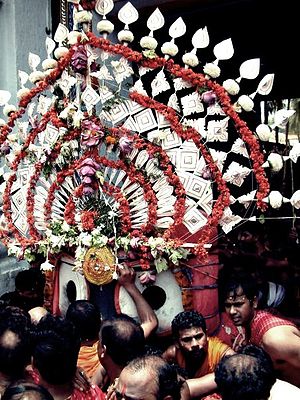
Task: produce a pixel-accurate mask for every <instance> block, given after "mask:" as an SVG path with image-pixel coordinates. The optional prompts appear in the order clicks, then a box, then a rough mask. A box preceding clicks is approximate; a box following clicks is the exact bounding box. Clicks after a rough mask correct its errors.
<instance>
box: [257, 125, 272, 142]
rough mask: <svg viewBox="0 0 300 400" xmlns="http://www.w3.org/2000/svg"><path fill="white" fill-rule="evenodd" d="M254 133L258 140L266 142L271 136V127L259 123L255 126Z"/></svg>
mask: <svg viewBox="0 0 300 400" xmlns="http://www.w3.org/2000/svg"><path fill="white" fill-rule="evenodd" d="M256 133H257V136H258V137H259V139H260V140H263V141H264V142H268V141H269V139H270V137H271V129H270V128H269V126H268V125H266V124H260V125H258V126H257V127H256Z"/></svg>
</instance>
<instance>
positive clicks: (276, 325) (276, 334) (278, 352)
mask: <svg viewBox="0 0 300 400" xmlns="http://www.w3.org/2000/svg"><path fill="white" fill-rule="evenodd" d="M256 287H257V285H256V282H255V280H253V279H251V277H249V276H247V277H240V278H239V277H235V278H232V279H230V280H228V281H227V282H225V283H224V284H223V289H224V294H225V302H224V306H225V311H226V312H227V313H228V315H229V316H230V318H231V319H232V321H233V323H234V324H235V325H236V326H242V327H244V328H245V332H246V338H245V341H246V342H248V343H252V344H255V345H257V346H261V347H262V348H263V349H264V350H265V351H266V352H267V353H268V354H269V355H270V357H271V359H272V361H273V364H274V368H275V370H276V373H277V377H278V378H279V379H283V380H286V381H287V382H290V383H292V384H293V385H296V386H298V387H300V331H299V330H298V329H297V327H296V326H295V325H294V324H293V323H291V322H290V321H288V320H285V319H283V318H279V317H277V316H275V315H273V314H271V313H269V312H267V311H261V310H260V311H258V310H257V293H256Z"/></svg>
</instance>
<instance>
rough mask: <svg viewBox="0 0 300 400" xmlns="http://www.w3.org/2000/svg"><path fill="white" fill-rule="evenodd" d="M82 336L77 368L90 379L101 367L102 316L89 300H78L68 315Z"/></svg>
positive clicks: (68, 311)
mask: <svg viewBox="0 0 300 400" xmlns="http://www.w3.org/2000/svg"><path fill="white" fill-rule="evenodd" d="M66 319H68V320H69V321H71V322H72V323H73V324H74V325H75V327H76V329H77V331H78V332H79V335H80V340H81V346H80V351H79V354H78V360H77V366H78V367H80V368H82V369H83V370H84V372H85V373H86V374H87V376H88V377H92V376H93V374H94V373H95V371H96V369H97V368H98V366H99V358H98V351H97V346H98V336H99V330H100V325H101V315H100V312H99V310H98V309H97V307H95V306H94V304H92V303H90V302H89V301H87V300H76V301H74V302H73V303H71V304H70V305H69V307H68V310H67V313H66Z"/></svg>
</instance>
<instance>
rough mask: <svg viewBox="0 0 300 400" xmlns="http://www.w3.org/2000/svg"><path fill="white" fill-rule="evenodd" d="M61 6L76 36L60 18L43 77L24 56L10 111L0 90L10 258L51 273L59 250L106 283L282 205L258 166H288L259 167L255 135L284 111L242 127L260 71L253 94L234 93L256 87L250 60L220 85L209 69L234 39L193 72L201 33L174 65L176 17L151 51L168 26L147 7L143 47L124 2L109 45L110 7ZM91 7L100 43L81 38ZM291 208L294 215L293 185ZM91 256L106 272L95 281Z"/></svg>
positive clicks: (261, 90) (276, 163) (295, 152)
mask: <svg viewBox="0 0 300 400" xmlns="http://www.w3.org/2000/svg"><path fill="white" fill-rule="evenodd" d="M70 3H73V4H72V6H73V21H74V28H73V30H72V31H69V30H68V29H67V27H66V26H64V25H63V24H59V26H58V28H57V31H56V33H55V35H54V40H52V39H50V38H48V37H47V39H46V51H47V58H46V59H45V60H44V61H43V62H42V64H41V66H42V70H39V69H38V67H39V65H40V62H41V60H40V57H39V56H37V55H35V54H32V53H30V54H29V67H30V69H31V73H30V74H27V73H26V72H24V71H19V79H20V86H21V88H20V90H19V92H18V95H17V96H18V99H19V104H18V108H16V107H15V106H14V105H11V104H9V101H10V97H11V96H10V93H8V92H6V91H0V105H2V106H4V109H3V113H4V115H5V116H6V118H7V119H6V121H4V120H1V123H0V125H1V133H0V143H1V152H2V155H3V156H4V157H5V159H6V166H5V167H2V172H3V175H4V181H5V182H4V183H3V184H2V192H3V206H2V211H3V215H2V231H1V240H2V241H3V242H4V244H6V245H7V246H8V248H9V251H10V253H11V254H14V255H16V256H18V257H26V258H27V259H28V260H31V259H33V257H34V254H35V253H37V252H40V253H44V254H45V256H46V257H47V261H46V262H45V263H44V264H43V266H42V267H43V268H45V269H47V268H52V265H51V264H50V263H49V261H48V255H49V254H53V253H57V254H59V253H61V252H63V251H66V249H67V250H68V251H73V252H74V254H75V260H76V261H75V268H76V269H77V270H81V271H82V270H83V271H84V272H85V274H86V277H87V279H88V277H90V280H91V281H93V282H98V283H99V279H100V281H101V283H104V282H108V281H110V280H111V279H112V278H113V277H114V271H113V267H112V265H115V264H117V262H120V261H122V260H124V259H126V260H127V261H128V259H129V260H132V261H137V262H138V263H139V265H140V266H141V267H142V268H143V269H149V268H152V267H151V266H153V265H154V266H155V268H156V270H157V271H158V272H160V271H162V270H164V269H166V268H168V265H169V262H171V263H173V264H175V265H176V264H178V263H179V261H180V260H181V259H184V258H187V257H188V255H189V254H191V253H194V254H197V255H200V256H201V255H203V256H204V255H205V253H206V248H207V247H209V244H210V243H211V242H212V241H213V240H214V239H215V238H214V237H213V233H212V232H214V228H216V227H217V226H218V225H219V226H220V227H221V228H222V229H223V231H224V232H225V233H227V232H229V231H230V230H231V229H233V228H234V227H235V226H237V225H238V224H239V223H240V222H241V221H243V220H247V219H250V220H254V219H255V218H256V217H255V215H254V214H255V209H256V208H259V209H261V210H264V209H265V208H266V206H267V203H268V202H269V203H270V204H271V206H272V207H275V208H278V205H279V204H281V203H282V202H284V201H287V199H285V198H283V197H282V196H281V194H280V193H279V192H278V193H274V191H273V192H271V193H269V183H268V180H267V178H266V174H265V170H264V168H269V167H270V168H272V169H273V170H274V171H276V170H277V171H278V170H279V169H280V168H281V167H282V165H283V162H284V161H285V159H284V158H282V157H281V156H279V155H278V154H275V153H273V154H270V155H269V156H268V159H267V160H265V159H264V155H263V154H262V153H261V151H260V145H259V140H266V141H268V140H271V138H272V135H274V131H273V129H274V128H275V127H276V126H279V125H280V124H284V123H286V122H287V119H288V118H289V117H290V116H291V115H290V111H289V110H285V111H282V112H281V113H279V115H277V117H276V118H277V120H276V121H275V122H274V126H273V127H269V126H268V125H267V124H265V121H264V118H262V121H261V122H262V123H261V124H260V125H259V126H258V127H257V128H256V132H254V133H253V132H252V131H251V130H250V128H249V127H248V126H247V124H246V122H245V121H244V120H243V118H244V116H246V114H247V112H248V113H249V112H251V111H252V110H253V108H254V104H255V103H254V101H255V99H256V96H257V95H260V96H263V95H267V94H269V92H270V91H271V89H272V85H273V80H274V75H273V74H269V75H266V76H264V77H263V78H262V79H261V80H260V81H259V83H258V86H257V89H256V91H255V92H254V93H252V94H240V93H239V92H240V83H241V80H246V79H247V80H249V79H251V80H254V79H257V77H258V75H259V72H260V61H259V59H251V60H247V61H245V62H244V63H242V65H241V66H240V70H239V76H238V77H237V78H235V79H234V78H230V79H226V80H225V81H224V82H222V84H221V83H218V82H219V80H220V76H221V68H220V67H219V62H220V61H222V62H225V61H226V60H229V59H230V58H232V56H233V55H234V47H233V44H232V41H231V39H226V40H224V41H223V42H220V43H218V44H216V45H215V46H214V47H213V50H212V52H213V56H212V60H211V61H208V62H206V63H205V64H204V65H203V63H202V61H201V57H200V53H201V49H203V48H206V47H209V45H210V38H209V33H208V30H207V28H206V27H204V28H201V29H199V30H197V31H196V32H195V34H194V35H193V37H192V40H191V45H190V46H188V47H189V49H190V50H189V49H188V51H187V52H186V53H185V54H183V56H182V62H183V65H182V66H181V65H179V64H177V63H175V61H174V59H173V57H175V56H177V54H178V53H179V48H178V46H177V45H176V40H177V39H178V38H180V37H181V36H183V35H184V34H185V33H186V25H185V23H184V21H183V20H182V18H178V19H177V20H176V21H175V22H174V23H173V24H172V25H171V26H170V28H169V36H170V39H169V41H166V42H164V43H163V44H162V45H161V47H159V45H158V37H159V34H158V32H157V31H159V29H161V28H162V27H163V26H164V23H165V21H164V17H163V15H162V14H161V12H160V11H159V10H158V9H156V10H155V11H154V12H153V13H152V14H151V15H150V17H149V18H148V20H147V29H148V30H149V31H148V34H147V35H146V36H143V37H142V38H141V39H140V42H139V43H140V47H141V52H139V51H136V50H133V49H131V48H130V47H129V44H130V43H131V42H133V41H134V40H136V39H135V38H134V34H133V32H132V31H131V25H133V24H134V23H135V22H136V21H137V20H138V18H139V15H138V11H137V10H136V9H135V7H134V6H133V5H132V4H131V3H127V4H125V6H123V7H122V8H121V9H120V10H119V12H118V19H119V21H120V22H121V23H123V24H124V26H123V28H122V29H121V30H120V31H119V32H118V33H117V38H118V41H119V43H114V42H113V41H111V40H110V38H111V37H113V34H114V32H115V30H114V29H115V28H114V25H113V23H112V22H110V21H109V19H108V18H107V15H108V14H109V13H110V12H111V11H112V9H113V7H114V3H113V1H112V0H100V1H99V0H98V1H96V2H95V1H87V0H85V1H79V0H78V1H70ZM94 12H96V13H98V14H99V15H100V17H101V19H100V21H99V22H98V23H97V26H96V28H97V31H98V33H99V35H100V36H97V35H95V34H94V33H93V32H92V31H91V30H90V26H91V21H92V17H93V14H94ZM160 54H161V55H160ZM193 69H194V70H193ZM28 83H29V85H31V87H30V88H28V87H26V84H28ZM276 118H275V119H276ZM298 145H299V144H298ZM299 154H300V150H299V146H295V147H293V149H292V150H291V151H290V155H289V157H286V158H290V159H291V160H292V161H293V162H296V161H297V158H298V156H299ZM280 196H281V198H280ZM290 202H291V203H292V205H293V207H296V208H299V207H300V194H299V191H297V192H295V193H294V195H293V197H292V198H291V200H290ZM279 206H280V205H279ZM99 249H100V250H101V249H103V252H102V253H101V251H100V250H99ZM99 251H100V253H101V254H99ZM89 260H93V265H94V267H93V271H91V262H89ZM97 260H98V261H99V260H100V261H101V260H102V261H101V262H100V261H99V262H100V264H101V268H102V270H101V271H100V270H99V274H101V273H104V272H105V271H106V272H107V274H106V273H104V275H105V277H104V278H103V276H102V275H103V274H102V275H101V276H102V277H101V278H99V279H98V278H97V277H95V274H96V272H97V268H98V267H97V265H98V266H99V265H100V264H97ZM103 260H104V261H103ZM105 260H106V261H105ZM107 260H109V261H107ZM99 268H100V267H99ZM99 268H98V269H99ZM101 268H100V269H101ZM103 271H104V272H103ZM106 275H107V276H106ZM97 279H98V280H97Z"/></svg>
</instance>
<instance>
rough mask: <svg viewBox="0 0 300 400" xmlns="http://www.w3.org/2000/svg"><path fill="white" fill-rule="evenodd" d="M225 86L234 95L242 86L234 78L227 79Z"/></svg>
mask: <svg viewBox="0 0 300 400" xmlns="http://www.w3.org/2000/svg"><path fill="white" fill-rule="evenodd" d="M223 88H224V89H225V90H226V91H227V92H228V93H229V94H231V95H232V96H235V95H236V94H238V92H239V91H240V86H239V84H238V83H237V81H235V80H234V79H227V80H226V81H224V82H223Z"/></svg>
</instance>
